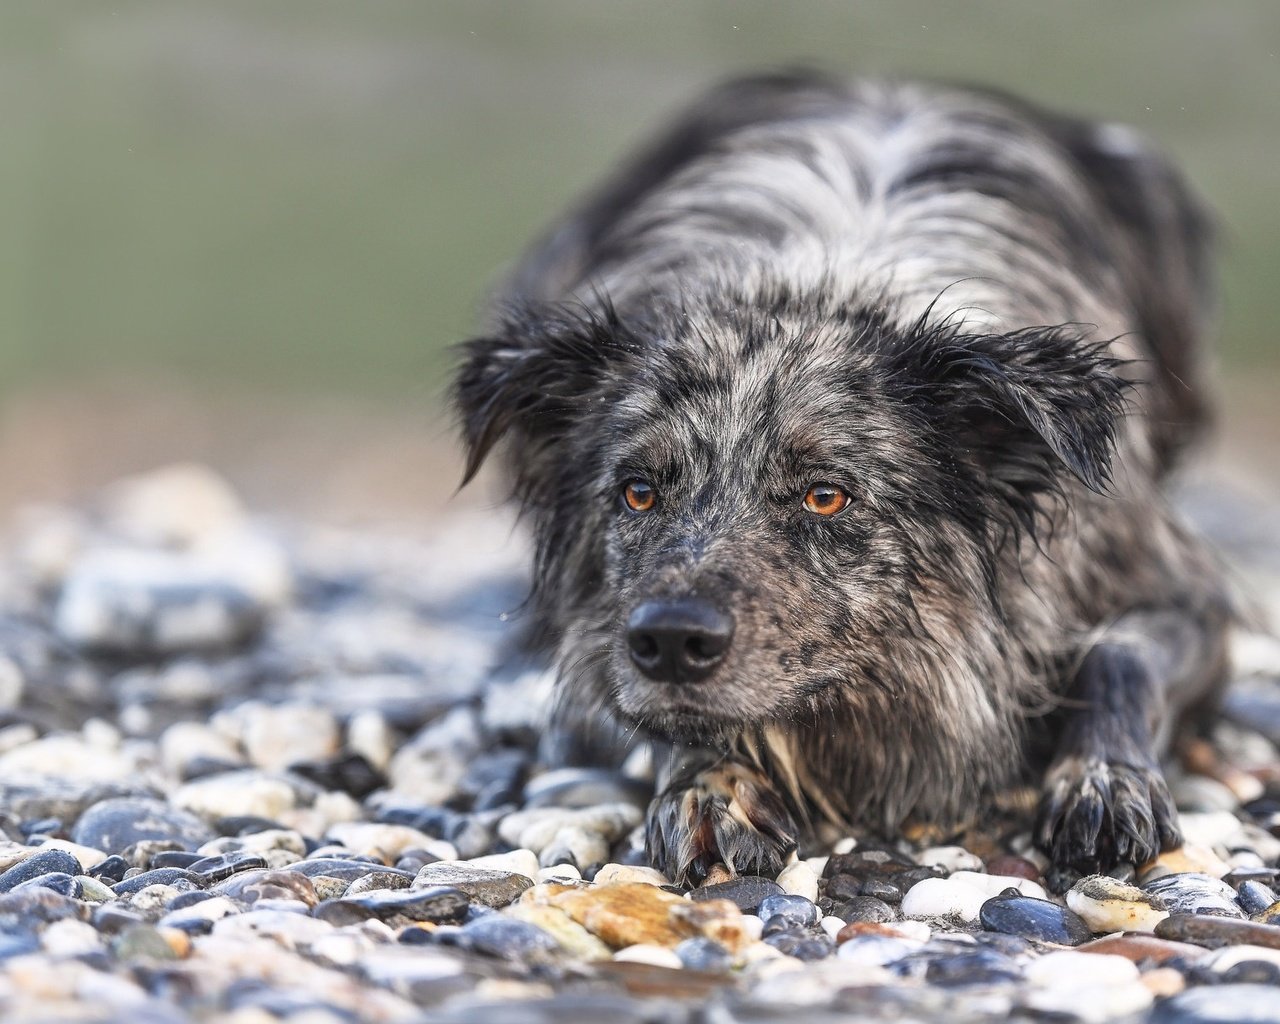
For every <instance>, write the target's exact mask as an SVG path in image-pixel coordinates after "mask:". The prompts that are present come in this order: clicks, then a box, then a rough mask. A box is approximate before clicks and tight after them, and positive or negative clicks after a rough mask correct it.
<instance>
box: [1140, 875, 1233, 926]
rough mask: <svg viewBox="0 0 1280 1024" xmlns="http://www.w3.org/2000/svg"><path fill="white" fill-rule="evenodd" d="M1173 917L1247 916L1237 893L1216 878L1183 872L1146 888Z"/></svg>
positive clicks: (1158, 880) (1151, 883)
mask: <svg viewBox="0 0 1280 1024" xmlns="http://www.w3.org/2000/svg"><path fill="white" fill-rule="evenodd" d="M1142 888H1143V890H1144V891H1145V892H1146V893H1147V894H1148V895H1150V896H1152V897H1156V898H1158V899H1159V900H1160V901H1161V902H1162V903H1163V904H1164V905H1165V907H1166V908H1167V909H1168V911H1169V913H1171V914H1210V915H1213V916H1216V917H1244V911H1242V910H1241V909H1240V907H1239V905H1238V904H1237V903H1236V892H1235V890H1234V889H1232V888H1231V886H1229V885H1227V883H1226V882H1223V881H1222V880H1220V879H1218V878H1214V877H1213V876H1212V875H1205V874H1200V873H1196V872H1183V873H1179V874H1174V875H1165V876H1164V877H1162V878H1157V879H1154V880H1153V881H1150V882H1147V883H1146V884H1145V885H1143V887H1142Z"/></svg>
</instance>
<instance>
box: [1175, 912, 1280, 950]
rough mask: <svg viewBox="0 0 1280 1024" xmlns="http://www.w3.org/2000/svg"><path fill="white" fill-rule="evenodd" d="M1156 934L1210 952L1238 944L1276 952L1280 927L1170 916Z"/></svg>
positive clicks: (1202, 916)
mask: <svg viewBox="0 0 1280 1024" xmlns="http://www.w3.org/2000/svg"><path fill="white" fill-rule="evenodd" d="M1156 935H1157V936H1159V937H1160V938H1162V939H1172V940H1173V941H1175V942H1191V943H1194V944H1195V945H1197V946H1208V947H1209V948H1211V949H1212V948H1216V947H1218V946H1228V945H1239V944H1242V943H1249V944H1251V945H1255V946H1266V947H1268V948H1270V949H1280V925H1273V924H1256V923H1255V922H1253V921H1240V920H1234V919H1232V918H1229V917H1221V916H1217V915H1212V914H1205V915H1199V914H1197V915H1192V914H1171V915H1170V916H1169V917H1167V918H1165V919H1164V920H1163V921H1161V922H1160V923H1159V924H1158V925H1156Z"/></svg>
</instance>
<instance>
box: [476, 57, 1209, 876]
mask: <svg viewBox="0 0 1280 1024" xmlns="http://www.w3.org/2000/svg"><path fill="white" fill-rule="evenodd" d="M1207 236H1208V232H1207V230H1206V226H1205V219H1204V217H1203V216H1202V215H1201V213H1200V211H1199V209H1198V207H1197V205H1196V203H1195V202H1194V201H1193V200H1192V198H1191V197H1190V195H1189V194H1188V191H1187V189H1186V187H1185V186H1184V184H1183V182H1182V180H1181V179H1180V177H1179V176H1178V174H1177V173H1176V172H1175V171H1174V169H1173V168H1172V167H1171V166H1170V165H1169V163H1167V162H1166V160H1165V159H1164V158H1163V157H1162V156H1161V155H1160V154H1159V153H1158V152H1156V151H1155V150H1154V149H1152V148H1151V147H1150V146H1149V145H1148V144H1147V143H1146V142H1145V141H1144V140H1142V139H1141V138H1140V137H1138V136H1137V135H1136V134H1134V133H1133V132H1131V131H1129V130H1127V129H1125V128H1122V127H1118V126H1115V125H1107V124H1094V123H1088V122H1084V121H1077V120H1072V119H1069V118H1065V117H1060V116H1056V115H1053V114H1049V113H1046V112H1044V111H1041V110H1039V109H1036V108H1033V107H1031V106H1029V105H1027V104H1025V103H1022V102H1019V101H1016V100H1013V99H1011V98H1008V97H1004V96H999V95H995V94H992V93H989V92H985V91H978V90H972V89H965V88H957V87H950V86H944V85H937V84H927V83H919V82H893V81H890V82H886V81H854V82H845V81H839V80H834V79H827V78H823V77H820V76H817V75H808V74H799V75H778V76H766V77H756V78H750V79H745V80H741V81H735V82H731V83H728V84H726V85H724V86H722V87H720V88H717V89H715V90H714V91H712V92H711V93H710V94H709V95H707V96H706V97H705V98H704V99H702V100H701V101H700V102H698V103H697V104H696V105H694V106H693V107H692V108H691V109H690V110H689V111H688V112H686V113H685V114H684V115H683V116H682V117H680V118H679V119H677V120H676V121H675V122H674V124H673V125H672V126H671V127H670V128H669V129H668V130H667V131H666V132H665V133H664V134H662V135H661V136H660V137H658V138H657V139H656V140H655V141H653V142H652V143H651V144H650V145H649V146H648V147H647V148H644V149H642V150H641V151H640V152H639V153H638V154H637V155H635V156H634V157H633V158H632V159H631V160H630V161H628V162H626V163H625V164H624V165H623V166H622V168H621V169H620V170H619V171H618V172H617V173H615V174H614V175H613V176H612V177H611V178H609V179H608V180H607V181H606V182H605V183H604V184H603V186H602V187H601V188H600V189H599V190H598V191H597V192H596V193H595V194H594V195H592V196H591V197H589V198H588V199H587V200H586V201H585V202H584V203H582V204H581V205H580V206H578V207H577V208H576V209H575V210H573V211H572V212H571V213H570V214H569V215H568V216H567V217H565V218H564V219H563V220H562V221H561V222H560V223H559V224H558V225H556V226H555V227H554V228H553V230H551V231H550V232H549V233H548V234H547V235H546V236H545V237H544V238H543V239H542V240H541V241H540V242H538V243H537V244H536V245H535V246H534V247H533V248H532V250H531V251H530V252H529V253H528V254H527V255H526V256H525V257H524V259H523V260H522V261H521V262H520V263H519V264H518V265H517V266H516V268H515V269H514V271H513V272H512V273H511V274H510V276H509V278H508V280H507V282H506V284H505V286H504V287H503V288H502V289H501V291H500V294H499V295H498V296H497V297H496V298H495V301H494V304H493V307H492V312H491V315H490V317H489V321H488V323H487V324H486V328H485V331H484V333H483V334H482V335H481V336H480V337H478V338H476V339H474V340H472V341H470V342H468V343H466V345H465V348H464V354H465V362H464V365H463V366H462V368H461V371H460V374H459V377H458V380H457V384H456V401H457V405H458V408H459V410H460V415H461V420H462V426H463V432H464V436H465V440H466V444H467V446H468V452H469V464H468V470H467V473H468V477H470V475H472V474H473V473H474V472H475V471H476V470H477V468H478V467H479V466H480V464H481V463H482V462H483V461H484V459H485V458H486V456H487V455H488V454H489V452H490V450H491V449H492V448H493V447H494V446H495V445H496V444H498V443H499V442H502V445H501V447H502V449H503V454H504V459H503V462H502V466H503V469H502V470H501V472H502V474H503V479H504V480H505V482H506V484H507V485H508V486H509V488H510V491H511V493H512V495H513V497H514V498H515V500H516V501H517V502H519V504H520V505H521V506H522V508H523V509H524V511H525V512H526V513H527V516H528V519H529V521H530V523H531V524H532V529H533V532H534V536H535V541H536V552H537V554H536V565H535V581H536V583H535V594H534V601H533V615H534V618H535V621H536V625H537V632H538V634H539V635H541V636H542V637H544V638H545V639H546V640H547V641H548V642H549V643H550V644H551V645H553V646H554V649H555V651H556V657H557V659H558V664H559V666H560V677H561V678H560V688H561V702H560V706H561V707H562V708H564V709H567V711H568V712H569V713H570V714H571V715H576V717H577V719H578V720H579V721H581V720H583V719H584V718H585V719H590V718H595V717H599V718H609V719H611V720H614V721H617V722H620V723H622V724H623V726H624V727H626V728H632V729H635V730H638V731H639V732H640V733H642V734H643V735H647V736H652V737H657V738H660V739H664V740H668V741H671V742H673V743H674V744H676V747H675V752H674V755H673V761H672V770H671V772H670V775H669V778H667V780H666V782H665V789H664V790H663V792H661V793H660V795H659V796H658V798H657V799H656V800H655V801H654V804H653V805H652V807H651V808H650V812H649V819H648V840H649V849H650V851H651V854H652V856H653V858H654V860H655V861H656V863H657V864H658V865H659V866H660V867H661V868H663V869H664V870H666V871H667V872H668V873H669V874H671V875H672V876H673V877H677V878H682V879H690V880H695V881H696V880H697V879H699V878H701V877H703V876H704V875H705V873H706V872H707V871H708V870H709V869H710V867H711V866H712V865H713V864H715V863H716V862H719V861H723V862H725V863H727V864H728V865H729V866H730V867H732V868H734V869H736V870H739V871H776V870H777V869H778V867H779V866H780V865H781V864H782V862H783V860H784V859H785V857H786V856H787V855H788V854H789V853H790V851H791V850H792V849H793V848H794V847H795V845H796V842H797V838H798V837H799V836H801V835H802V834H804V833H805V832H806V831H809V832H812V831H813V830H814V829H816V828H818V827H820V826H821V825H822V824H824V823H826V824H828V825H833V826H835V827H838V828H846V827H849V826H854V825H863V826H869V827H872V828H874V829H878V830H882V831H888V830H893V829H897V828H899V827H901V826H902V825H903V824H904V823H913V824H917V825H926V826H928V825H932V826H937V827H938V828H940V829H943V830H945V829H948V828H954V827H957V826H959V825H961V824H963V823H965V822H967V821H969V820H971V819H972V818H973V817H974V815H975V813H977V812H979V811H980V810H981V808H983V807H984V806H988V805H990V803H991V802H992V801H993V800H994V798H995V797H996V796H997V795H998V794H999V793H1000V792H1001V791H1002V790H1004V789H1005V788H1006V787H1009V786H1010V785H1013V784H1016V783H1026V782H1033V783H1034V784H1038V785H1041V786H1042V791H1043V799H1042V801H1041V806H1040V813H1039V822H1038V825H1037V831H1036V836H1037V840H1038V842H1039V843H1040V844H1041V846H1042V847H1043V849H1044V850H1045V851H1046V852H1047V853H1048V854H1049V856H1050V858H1051V860H1052V862H1053V864H1054V869H1055V879H1056V880H1057V881H1059V882H1060V883H1065V881H1067V880H1069V879H1070V878H1072V877H1074V875H1075V874H1077V873H1080V872H1087V871H1094V870H1099V869H1102V870H1105V869H1108V868H1110V867H1112V866H1113V865H1115V864H1116V863H1117V862H1120V861H1128V862H1136V863H1141V862H1144V861H1146V860H1149V859H1150V858H1151V857H1153V856H1154V855H1155V854H1156V853H1157V852H1158V851H1159V850H1160V849H1161V848H1167V847H1169V846H1171V845H1175V844H1176V843H1177V842H1178V841H1179V837H1178V830H1177V817H1176V813H1175V812H1174V810H1173V808H1172V804H1171V801H1170V799H1169V793H1168V790H1167V788H1166V785H1165V782H1164V779H1163V776H1162V774H1161V770H1160V767H1159V761H1158V758H1159V756H1160V754H1161V752H1162V751H1164V750H1165V749H1166V748H1167V746H1168V743H1169V740H1170V737H1171V736H1172V735H1173V734H1174V732H1175V731H1176V729H1177V727H1178V726H1179V725H1180V723H1183V722H1185V720H1186V719H1187V716H1188V714H1189V713H1190V712H1193V711H1195V710H1197V709H1199V708H1201V707H1203V706H1204V705H1205V704H1206V702H1208V701H1211V700H1212V698H1213V697H1214V695H1215V694H1216V693H1217V691H1218V689H1219V687H1220V685H1221V682H1222V679H1223V675H1224V672H1225V657H1224V653H1223V652H1224V639H1223V638H1224V631H1225V627H1226V625H1227V622H1228V618H1229V613H1228V610H1227V606H1226V603H1225V601H1224V599H1223V596H1222V588H1221V585H1220V580H1219V575H1218V572H1217V569H1216V567H1215V565H1214V563H1213V561H1212V559H1210V558H1209V557H1208V556H1207V555H1206V553H1205V552H1204V550H1203V549H1202V547H1201V545H1200V543H1199V542H1198V541H1197V540H1196V538H1194V537H1193V536H1191V535H1189V534H1188V533H1187V531H1186V530H1185V529H1184V528H1183V527H1182V526H1181V525H1180V523H1179V522H1178V519H1177V517H1176V515H1175V514H1174V512H1173V511H1172V510H1171V509H1170V507H1169V504H1168V503H1167V501H1166V499H1165V497H1164V495H1163V494H1162V491H1161V483H1162V481H1163V480H1164V478H1165V477H1166V475H1167V473H1168V471H1169V470H1170V468H1171V467H1172V466H1173V465H1174V464H1175V462H1176V459H1177V457H1178V455H1179V453H1180V452H1181V451H1182V450H1183V449H1184V447H1185V446H1186V445H1187V443H1188V442H1189V441H1190V440H1192V439H1193V438H1195V437H1196V435H1197V434H1198V432H1199V431H1200V430H1201V428H1202V426H1203V422H1204V419H1205V410H1206V407H1205V386H1204V371H1203V363H1204V358H1203V348H1204V335H1205V332H1206V329H1207V323H1208V318H1209V314H1210V312H1211V302H1210V288H1209V284H1208V277H1209V274H1208V269H1207V264H1208V252H1207V249H1208V241H1207ZM815 488H816V489H815ZM815 495H817V498H815V497H814V496H815ZM837 505H839V508H838V509H836V511H834V512H832V511H831V509H833V508H836V506H837ZM815 509H818V511H815Z"/></svg>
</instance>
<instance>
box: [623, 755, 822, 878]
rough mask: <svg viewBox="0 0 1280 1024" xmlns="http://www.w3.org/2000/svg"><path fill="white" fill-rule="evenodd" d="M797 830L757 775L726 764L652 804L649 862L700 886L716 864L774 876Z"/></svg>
mask: <svg viewBox="0 0 1280 1024" xmlns="http://www.w3.org/2000/svg"><path fill="white" fill-rule="evenodd" d="M797 832H798V830H797V828H796V825H795V822H794V821H793V820H792V817H791V814H790V812H789V811H788V810H787V808H786V806H785V805H784V804H783V802H782V800H781V798H780V797H779V796H778V795H777V793H775V792H774V791H773V789H772V788H771V787H770V786H769V783H768V781H767V780H766V779H765V778H764V776H762V775H761V774H760V773H759V772H757V771H755V770H754V769H752V768H748V767H746V766H745V765H740V764H736V763H732V762H725V763H722V764H719V765H716V766H714V767H712V768H708V769H706V770H704V771H701V772H698V773H697V774H696V775H695V776H693V777H692V778H691V779H688V780H683V781H681V782H678V783H676V784H674V785H672V786H671V787H669V788H668V789H666V790H665V791H664V792H662V793H660V794H659V795H658V796H657V797H656V798H655V799H654V801H653V803H652V804H651V805H650V806H649V814H648V828H647V835H646V847H647V849H648V854H649V858H650V860H652V861H653V862H654V864H655V865H656V866H657V868H658V869H659V870H660V871H662V872H663V873H664V874H665V875H666V876H667V877H668V878H670V879H671V880H672V881H674V882H680V883H688V884H691V885H699V884H701V883H702V881H703V879H705V878H706V876H707V872H708V871H710V870H711V868H712V866H713V865H715V864H716V863H717V862H721V861H722V862H723V863H724V864H725V865H727V866H728V867H729V868H731V869H732V870H733V871H735V872H736V873H738V874H762V875H767V876H768V877H770V878H773V877H774V876H775V875H777V874H778V872H779V871H781V870H782V868H783V866H784V865H785V863H786V859H787V857H788V856H789V855H790V854H791V852H792V851H793V850H794V849H795V848H796V835H797Z"/></svg>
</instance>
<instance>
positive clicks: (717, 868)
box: [702, 864, 735, 885]
mask: <svg viewBox="0 0 1280 1024" xmlns="http://www.w3.org/2000/svg"><path fill="white" fill-rule="evenodd" d="M734 877H735V876H734V873H733V872H732V871H730V870H729V869H728V868H727V867H725V866H724V865H723V864H712V865H711V870H710V871H708V872H707V877H706V879H705V880H704V881H703V883H702V884H703V885H719V884H720V883H721V882H732V881H733V879H734Z"/></svg>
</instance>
